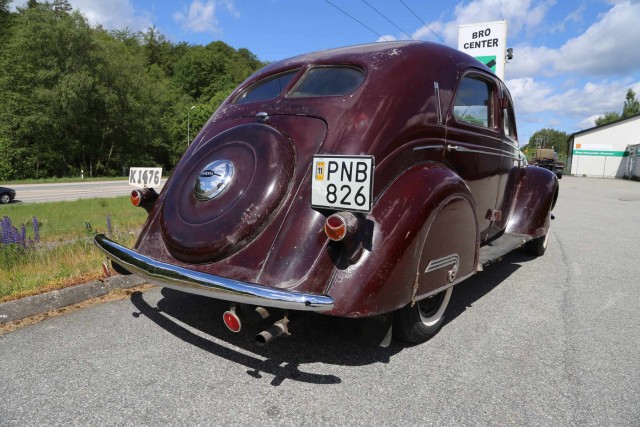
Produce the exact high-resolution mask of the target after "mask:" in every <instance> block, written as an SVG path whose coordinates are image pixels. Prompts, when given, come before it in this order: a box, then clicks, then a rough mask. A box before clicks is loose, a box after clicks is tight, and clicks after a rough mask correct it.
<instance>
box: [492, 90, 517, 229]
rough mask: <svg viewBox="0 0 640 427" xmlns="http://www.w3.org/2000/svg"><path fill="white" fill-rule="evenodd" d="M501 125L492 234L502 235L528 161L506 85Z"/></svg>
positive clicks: (501, 92) (501, 93)
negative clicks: (498, 168) (498, 179)
mask: <svg viewBox="0 0 640 427" xmlns="http://www.w3.org/2000/svg"><path fill="white" fill-rule="evenodd" d="M499 106H500V108H499V115H500V118H499V123H500V127H501V131H502V144H501V146H502V148H501V149H502V162H501V163H502V165H501V174H500V182H499V184H498V197H497V199H496V215H495V216H494V219H495V221H494V222H493V223H492V225H491V232H490V234H492V235H496V234H498V233H501V232H502V231H503V230H504V229H505V228H506V225H507V222H508V220H509V213H510V212H511V206H512V204H513V200H514V197H515V192H516V189H517V185H518V181H519V180H520V170H521V169H522V167H523V166H524V164H525V163H526V159H525V157H524V156H523V154H522V153H521V152H520V147H519V145H518V131H517V128H516V119H515V111H514V108H513V102H512V100H511V95H510V94H509V91H508V90H507V88H506V86H505V85H504V83H500V99H499Z"/></svg>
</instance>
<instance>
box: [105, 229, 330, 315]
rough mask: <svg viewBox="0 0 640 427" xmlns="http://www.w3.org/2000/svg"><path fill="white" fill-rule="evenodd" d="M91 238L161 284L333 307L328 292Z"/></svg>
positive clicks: (256, 301) (234, 298)
mask: <svg viewBox="0 0 640 427" xmlns="http://www.w3.org/2000/svg"><path fill="white" fill-rule="evenodd" d="M94 241H95V244H96V245H97V246H98V248H100V250H101V251H102V252H104V253H105V255H106V256H107V257H108V258H110V259H111V260H113V261H114V262H116V263H118V264H120V265H121V266H122V267H123V268H125V269H127V270H128V271H130V272H132V273H135V274H137V275H139V276H141V277H143V278H144V279H147V280H148V281H149V282H150V283H153V284H157V285H160V286H166V287H168V288H173V289H177V290H179V291H183V292H189V293H192V294H198V295H204V296H207V297H211V298H216V299H221V300H224V301H231V302H237V303H241V304H251V305H256V306H262V307H276V308H282V309H289V310H301V311H327V310H331V309H332V308H333V298H331V297H330V296H328V295H319V294H311V293H301V292H296V291H289V290H286V289H278V288H271V287H267V286H262V285H257V284H255V283H245V282H240V281H238V280H233V279H227V278H224V277H219V276H214V275H212V274H206V273H202V272H199V271H195V270H190V269H188V268H184V267H178V266H175V265H172V264H168V263H165V262H161V261H157V260H155V259H153V258H149V257H147V256H144V255H142V254H139V253H138V252H136V251H133V250H131V249H128V248H125V247H124V246H122V245H119V244H117V243H116V242H114V241H113V240H111V239H109V238H107V237H106V236H105V235H104V234H98V235H96V237H95V238H94Z"/></svg>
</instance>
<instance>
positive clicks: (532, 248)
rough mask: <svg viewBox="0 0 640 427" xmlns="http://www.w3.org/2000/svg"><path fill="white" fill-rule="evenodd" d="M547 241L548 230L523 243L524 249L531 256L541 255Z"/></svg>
mask: <svg viewBox="0 0 640 427" xmlns="http://www.w3.org/2000/svg"><path fill="white" fill-rule="evenodd" d="M548 241H549V232H547V234H545V235H544V236H540V237H538V238H535V239H533V240H529V241H528V242H527V243H525V244H524V250H525V251H527V253H528V254H529V255H533V256H542V255H544V253H545V252H546V250H547V242H548Z"/></svg>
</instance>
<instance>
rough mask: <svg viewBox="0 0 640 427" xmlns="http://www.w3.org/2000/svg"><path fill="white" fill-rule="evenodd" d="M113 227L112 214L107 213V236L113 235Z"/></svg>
mask: <svg viewBox="0 0 640 427" xmlns="http://www.w3.org/2000/svg"><path fill="white" fill-rule="evenodd" d="M111 234H113V228H112V227H111V215H109V214H107V236H109V237H111Z"/></svg>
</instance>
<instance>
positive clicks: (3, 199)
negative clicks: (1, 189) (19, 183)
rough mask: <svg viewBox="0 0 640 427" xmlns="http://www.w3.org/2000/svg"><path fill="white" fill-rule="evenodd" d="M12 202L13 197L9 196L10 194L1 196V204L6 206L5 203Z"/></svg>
mask: <svg viewBox="0 0 640 427" xmlns="http://www.w3.org/2000/svg"><path fill="white" fill-rule="evenodd" d="M10 201H11V196H10V195H9V193H2V194H0V203H2V204H5V203H9V202H10Z"/></svg>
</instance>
